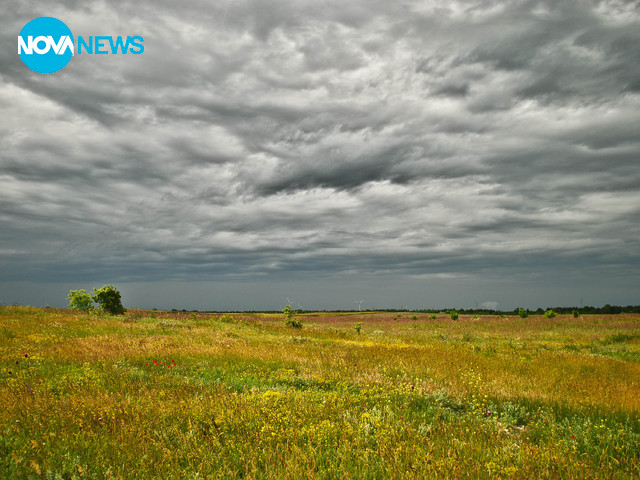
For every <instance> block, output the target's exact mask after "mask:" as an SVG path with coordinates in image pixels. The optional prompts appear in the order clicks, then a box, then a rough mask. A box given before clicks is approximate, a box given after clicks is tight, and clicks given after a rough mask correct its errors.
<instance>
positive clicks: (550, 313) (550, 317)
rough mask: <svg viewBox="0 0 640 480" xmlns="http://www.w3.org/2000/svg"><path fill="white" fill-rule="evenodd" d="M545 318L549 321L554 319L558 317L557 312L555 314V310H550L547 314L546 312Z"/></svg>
mask: <svg viewBox="0 0 640 480" xmlns="http://www.w3.org/2000/svg"><path fill="white" fill-rule="evenodd" d="M544 316H545V317H546V318H548V319H552V318H553V317H555V316H556V312H554V311H553V310H551V309H549V310H547V311H546V312H544Z"/></svg>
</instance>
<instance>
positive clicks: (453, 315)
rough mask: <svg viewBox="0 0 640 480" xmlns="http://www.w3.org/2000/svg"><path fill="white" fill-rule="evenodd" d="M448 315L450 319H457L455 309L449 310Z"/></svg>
mask: <svg viewBox="0 0 640 480" xmlns="http://www.w3.org/2000/svg"><path fill="white" fill-rule="evenodd" d="M449 316H450V317H451V320H457V319H458V312H456V311H455V310H451V311H450V312H449Z"/></svg>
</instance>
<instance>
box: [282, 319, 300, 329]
mask: <svg viewBox="0 0 640 480" xmlns="http://www.w3.org/2000/svg"><path fill="white" fill-rule="evenodd" d="M285 325H286V326H287V327H291V328H302V322H300V320H298V319H296V318H292V319H291V320H287V322H286V323H285Z"/></svg>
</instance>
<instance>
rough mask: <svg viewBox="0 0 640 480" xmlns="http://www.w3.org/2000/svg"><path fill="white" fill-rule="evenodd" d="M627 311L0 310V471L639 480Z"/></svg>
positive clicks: (636, 334) (636, 353) (639, 380)
mask: <svg viewBox="0 0 640 480" xmlns="http://www.w3.org/2000/svg"><path fill="white" fill-rule="evenodd" d="M639 317H640V316H639V315H637V314H619V315H584V316H580V317H578V318H574V317H573V316H568V315H559V316H557V317H555V318H553V319H548V318H544V317H543V316H535V315H534V316H530V317H528V318H520V317H518V316H515V315H512V316H480V317H474V316H467V315H460V317H459V319H458V320H455V321H454V320H452V319H451V318H449V316H448V315H446V314H444V313H443V314H440V315H437V316H435V318H434V317H433V316H432V315H430V314H411V313H406V312H405V313H401V314H399V313H395V314H394V313H371V312H366V313H365V312H362V313H358V312H356V313H344V314H336V313H321V312H320V313H313V314H304V315H298V316H297V318H298V319H299V320H300V321H301V323H302V324H303V328H301V329H297V328H291V327H287V326H286V325H285V322H284V318H283V315H282V314H280V315H277V314H204V313H197V312H193V313H188V312H156V311H143V310H135V309H130V310H129V311H128V312H127V313H126V315H125V316H115V317H111V316H106V315H99V314H93V313H92V314H85V313H79V312H73V311H68V310H56V309H41V308H32V307H1V308H0V405H1V406H2V408H1V409H0V477H1V478H6V479H14V478H15V479H23V478H24V479H31V478H33V479H76V478H77V479H81V478H92V479H93V478H95V479H152V478H154V479H196V478H206V479H215V478H246V479H276V478H277V479H279V478H291V479H303V478H304V479H308V478H312V479H313V478H318V479H330V478H340V479H342V478H351V479H360V478H362V479H389V478H406V479H413V478H415V479H425V478H426V479H429V478H479V479H483V478H486V479H496V478H518V479H522V478H532V479H533V478H536V479H537V478H561V479H565V478H567V479H590V478H613V479H623V478H640V318H639Z"/></svg>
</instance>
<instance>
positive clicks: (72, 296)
mask: <svg viewBox="0 0 640 480" xmlns="http://www.w3.org/2000/svg"><path fill="white" fill-rule="evenodd" d="M67 300H69V308H70V309H71V310H81V311H83V312H88V311H90V310H93V297H91V295H89V294H88V293H87V291H86V290H84V289H81V290H71V291H69V295H67Z"/></svg>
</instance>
